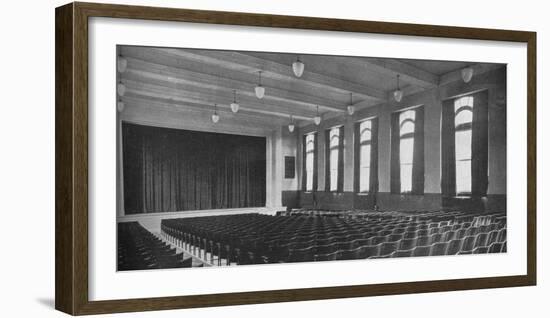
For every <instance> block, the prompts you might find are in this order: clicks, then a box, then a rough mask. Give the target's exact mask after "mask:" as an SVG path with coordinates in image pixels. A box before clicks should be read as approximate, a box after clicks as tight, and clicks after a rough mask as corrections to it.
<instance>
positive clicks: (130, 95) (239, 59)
mask: <svg viewBox="0 0 550 318" xmlns="http://www.w3.org/2000/svg"><path fill="white" fill-rule="evenodd" d="M118 53H119V55H120V56H122V57H123V58H124V59H126V60H127V67H126V70H125V71H124V72H123V73H119V75H118V76H119V81H121V82H122V83H124V85H125V87H126V93H125V94H124V96H123V97H121V100H122V101H123V102H124V103H125V104H127V105H132V104H136V105H147V106H148V107H159V109H160V108H161V107H164V108H172V109H174V108H177V109H182V110H185V109H188V110H193V111H205V112H209V113H210V112H212V110H213V108H214V104H216V105H217V111H218V112H219V113H220V114H226V115H227V116H232V117H233V118H235V117H237V116H239V117H240V118H247V119H248V121H254V122H256V123H257V124H258V125H266V126H277V125H285V124H288V122H289V116H290V115H292V116H293V118H294V120H295V121H296V122H297V124H298V125H307V124H309V123H311V122H313V118H314V117H315V116H316V115H317V112H319V114H320V116H321V117H332V116H336V115H338V114H340V113H342V114H344V113H345V112H346V109H347V106H348V105H350V93H351V94H352V96H353V102H352V104H353V105H354V108H355V109H356V110H358V109H361V108H364V107H369V106H373V105H377V104H380V103H384V102H385V101H388V100H390V99H391V98H393V97H392V96H393V91H395V90H396V88H397V75H398V74H399V75H400V79H399V82H400V84H399V85H400V88H401V90H402V91H403V93H404V95H405V96H406V95H409V94H414V93H417V92H419V91H422V90H427V89H431V88H434V87H437V86H438V85H441V84H444V83H446V82H450V81H454V80H458V79H460V77H461V70H462V69H463V68H465V67H468V66H472V67H473V68H474V70H480V69H481V70H482V69H484V68H487V67H488V66H487V64H471V63H464V62H437V61H419V60H403V59H399V60H398V59H381V58H364V57H342V56H321V55H299V56H298V55H296V54H280V53H260V52H231V51H215V50H196V49H174V48H151V47H134V46H120V47H119V51H118ZM297 58H299V59H300V60H301V61H302V62H303V63H304V64H305V70H304V72H303V74H302V76H301V77H297V76H295V74H294V73H293V70H292V63H293V62H294V61H296V59H297ZM258 71H262V73H261V85H262V86H263V87H265V96H264V97H263V98H262V99H259V98H257V97H256V95H255V91H254V88H255V87H256V86H257V85H258V82H259V74H258ZM234 92H236V99H237V102H238V103H239V105H240V109H239V112H238V114H233V113H232V112H231V109H230V104H231V102H233V99H234Z"/></svg>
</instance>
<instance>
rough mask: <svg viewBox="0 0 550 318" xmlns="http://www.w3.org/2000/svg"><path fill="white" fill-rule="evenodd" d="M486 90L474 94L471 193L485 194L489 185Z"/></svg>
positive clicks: (476, 194) (475, 194)
mask: <svg viewBox="0 0 550 318" xmlns="http://www.w3.org/2000/svg"><path fill="white" fill-rule="evenodd" d="M488 95H489V94H488V91H487V90H485V91H481V92H478V93H475V94H474V112H473V116H472V195H474V196H485V195H487V187H488V185H489V175H488V171H487V170H488V156H489V153H488V152H489V145H488V140H489V138H488V137H489V129H488V124H489V114H488V98H489V96H488Z"/></svg>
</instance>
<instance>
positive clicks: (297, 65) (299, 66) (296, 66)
mask: <svg viewBox="0 0 550 318" xmlns="http://www.w3.org/2000/svg"><path fill="white" fill-rule="evenodd" d="M304 67H305V65H304V63H302V61H300V56H298V57H297V58H296V61H295V62H294V63H292V71H293V72H294V75H296V77H302V74H304Z"/></svg>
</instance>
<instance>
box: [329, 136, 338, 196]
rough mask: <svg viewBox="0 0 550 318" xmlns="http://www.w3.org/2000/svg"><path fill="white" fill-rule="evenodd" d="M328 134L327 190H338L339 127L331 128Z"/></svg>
mask: <svg viewBox="0 0 550 318" xmlns="http://www.w3.org/2000/svg"><path fill="white" fill-rule="evenodd" d="M328 134H329V139H328V140H329V145H328V147H329V149H328V158H327V159H328V162H327V164H328V165H329V169H328V173H329V174H330V177H329V180H330V184H329V189H328V190H329V191H337V190H338V177H339V176H338V160H339V157H340V155H339V151H340V127H335V128H331V129H330V130H329V132H328Z"/></svg>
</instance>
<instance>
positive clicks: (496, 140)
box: [293, 66, 506, 210]
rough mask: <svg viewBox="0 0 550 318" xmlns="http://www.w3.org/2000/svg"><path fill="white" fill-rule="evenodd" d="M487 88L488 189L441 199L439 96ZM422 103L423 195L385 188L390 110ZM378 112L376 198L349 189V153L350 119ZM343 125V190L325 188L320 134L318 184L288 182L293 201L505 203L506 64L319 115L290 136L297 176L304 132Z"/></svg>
mask: <svg viewBox="0 0 550 318" xmlns="http://www.w3.org/2000/svg"><path fill="white" fill-rule="evenodd" d="M485 89H487V90H488V91H489V189H488V196H487V198H484V199H483V200H478V202H476V201H474V200H464V199H458V198H457V199H451V200H448V199H445V200H444V199H443V198H442V196H441V181H440V180H441V165H440V152H441V150H440V149H441V145H440V143H441V134H440V130H441V128H440V126H441V105H442V101H443V100H445V99H448V98H452V97H456V96H459V95H463V94H467V93H471V92H475V91H479V90H485ZM417 105H424V109H425V127H424V129H425V137H424V138H425V140H424V141H425V144H424V147H425V149H424V152H425V153H424V158H425V162H424V164H425V175H424V178H425V184H424V195H401V194H391V193H390V116H391V113H392V112H395V111H398V110H400V109H403V108H408V107H412V106H417ZM375 116H376V117H378V118H379V139H378V142H379V144H378V147H379V149H378V151H379V154H378V155H379V157H378V169H379V170H378V175H379V193H378V195H377V196H376V198H373V197H372V196H370V195H359V194H355V193H354V192H353V179H354V177H355V176H354V172H353V167H354V163H353V161H354V155H353V138H354V136H353V125H354V123H355V122H357V121H360V120H362V119H365V118H369V117H375ZM342 124H343V125H344V126H345V143H344V145H345V152H344V169H345V170H344V192H343V193H333V192H328V191H325V189H324V185H325V182H324V180H325V163H324V161H325V158H324V156H323V155H322V154H324V150H325V144H324V138H319V153H320V154H321V155H320V156H319V158H318V160H319V165H318V166H319V170H318V178H319V179H318V180H319V183H318V184H319V188H318V191H317V192H315V193H305V192H303V191H300V188H299V185H296V187H295V188H293V189H294V190H295V191H296V193H298V202H297V204H296V205H295V206H296V207H312V206H313V201H314V199H315V200H316V202H317V208H321V209H338V210H344V209H354V208H357V209H361V208H371V207H372V206H373V204H374V199H376V202H377V204H378V206H379V207H380V209H383V210H399V209H407V210H413V209H438V208H441V207H442V206H450V205H468V206H475V207H484V208H505V200H506V173H505V171H506V68H505V66H503V67H501V68H498V69H495V70H492V71H489V72H486V73H482V74H478V75H475V76H474V77H473V79H472V80H471V82H470V83H467V84H466V83H464V82H463V81H461V80H460V81H455V82H452V83H449V84H446V85H443V86H440V87H437V88H434V89H431V90H428V91H423V92H420V93H416V94H412V95H409V96H405V97H404V98H403V100H402V101H401V102H400V103H397V102H395V101H390V102H388V103H384V104H379V105H376V106H373V107H368V108H365V109H361V110H359V111H357V112H356V113H355V114H354V115H353V116H348V115H345V116H339V117H334V118H330V119H326V120H323V122H322V123H321V125H319V126H318V127H317V126H314V125H308V126H306V127H303V128H301V129H300V131H299V133H298V136H297V138H295V142H296V144H297V149H296V152H297V153H298V156H297V171H298V180H301V176H302V173H301V167H302V165H301V162H302V154H301V148H302V146H301V138H299V136H302V135H303V134H306V133H309V132H312V131H318V132H319V133H320V136H323V133H324V131H325V129H328V128H330V127H333V126H337V125H342Z"/></svg>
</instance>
